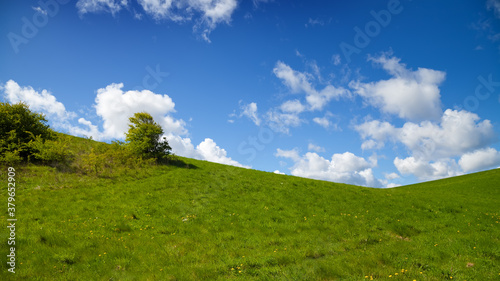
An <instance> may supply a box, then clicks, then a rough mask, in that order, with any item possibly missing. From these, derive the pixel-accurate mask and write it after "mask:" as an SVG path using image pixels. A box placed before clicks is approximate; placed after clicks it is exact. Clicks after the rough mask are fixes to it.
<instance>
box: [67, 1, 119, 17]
mask: <svg viewBox="0 0 500 281" xmlns="http://www.w3.org/2000/svg"><path fill="white" fill-rule="evenodd" d="M127 5H128V2H127V0H78V2H76V8H77V9H78V13H80V15H84V14H86V13H101V12H107V13H111V14H112V15H115V14H116V13H118V12H119V11H120V10H121V9H122V8H125V7H127Z"/></svg>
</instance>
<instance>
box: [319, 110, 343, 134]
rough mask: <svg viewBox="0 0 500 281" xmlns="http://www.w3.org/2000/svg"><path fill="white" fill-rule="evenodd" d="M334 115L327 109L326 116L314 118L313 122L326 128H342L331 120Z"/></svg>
mask: <svg viewBox="0 0 500 281" xmlns="http://www.w3.org/2000/svg"><path fill="white" fill-rule="evenodd" d="M333 117H334V115H333V114H332V113H331V112H329V111H327V112H326V113H325V116H323V117H315V118H313V122H314V123H316V124H318V125H320V126H321V127H323V128H325V129H334V130H340V128H339V126H338V123H334V122H332V121H331V119H332V118H333ZM337 122H338V121H337Z"/></svg>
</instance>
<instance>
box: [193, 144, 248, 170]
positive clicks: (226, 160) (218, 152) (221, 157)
mask: <svg viewBox="0 0 500 281" xmlns="http://www.w3.org/2000/svg"><path fill="white" fill-rule="evenodd" d="M196 152H197V153H199V154H200V155H201V159H203V160H207V161H210V162H215V163H220V164H226V165H231V166H237V167H244V168H250V167H249V166H244V165H241V164H240V163H238V162H237V161H234V160H233V159H231V158H230V157H227V152H226V150H225V149H223V148H220V147H219V146H217V144H216V143H215V142H214V141H213V140H212V139H210V138H206V139H205V140H204V141H202V142H201V143H200V144H199V145H198V146H196Z"/></svg>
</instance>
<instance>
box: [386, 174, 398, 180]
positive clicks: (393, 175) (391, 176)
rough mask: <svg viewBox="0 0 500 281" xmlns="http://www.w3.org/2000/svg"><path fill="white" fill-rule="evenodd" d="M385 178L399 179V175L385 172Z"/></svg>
mask: <svg viewBox="0 0 500 281" xmlns="http://www.w3.org/2000/svg"><path fill="white" fill-rule="evenodd" d="M385 178H386V179H387V180H395V179H399V175H398V174H396V173H390V174H385Z"/></svg>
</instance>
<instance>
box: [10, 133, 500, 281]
mask: <svg viewBox="0 0 500 281" xmlns="http://www.w3.org/2000/svg"><path fill="white" fill-rule="evenodd" d="M72 143H73V144H72V145H73V147H72V148H71V149H75V150H77V149H79V147H87V148H88V147H89V146H94V145H102V144H97V143H95V142H92V141H90V140H84V139H78V138H74V141H73V142H72ZM16 168H17V169H16V216H17V218H18V219H19V221H18V222H17V223H16V225H17V227H16V257H17V259H16V273H15V274H12V273H9V272H7V268H8V266H7V264H6V262H5V261H3V262H1V263H0V264H1V273H0V280H372V279H373V280H450V279H452V280H499V279H500V241H499V240H500V223H499V221H500V214H499V211H500V210H499V206H500V186H499V185H500V184H499V183H500V170H498V169H496V170H491V171H486V172H480V173H475V174H470V175H466V176H461V177H454V178H448V179H444V180H439V181H433V182H426V183H421V184H416V185H411V186H404V187H398V188H393V189H372V188H364V187H358V186H352V185H346V184H337V183H331V182H323V181H315V180H309V179H303V178H297V177H291V176H284V175H276V174H272V173H266V172H260V171H255V170H247V169H241V168H236V167H231V166H224V165H219V164H214V163H209V162H205V161H197V160H193V159H187V158H178V159H177V160H176V161H175V162H173V163H172V164H171V165H160V166H151V167H146V168H141V169H140V170H138V171H137V173H136V171H129V173H127V174H124V175H123V174H122V175H121V176H106V177H104V176H96V175H85V174H80V173H76V172H74V171H71V169H66V170H65V169H57V168H52V167H49V166H39V165H27V166H23V167H16ZM0 178H2V179H5V180H4V183H5V187H6V185H7V184H6V182H7V180H6V179H7V169H6V168H2V171H1V177H0ZM0 194H1V196H0V197H1V199H0V202H5V205H4V208H3V209H2V212H1V213H0V214H1V220H2V223H3V227H2V229H3V230H2V231H1V235H0V241H4V242H2V246H1V252H0V256H2V257H3V258H2V259H5V260H6V255H8V254H9V253H8V246H7V243H6V241H7V237H8V235H9V233H8V231H7V230H6V229H7V228H6V227H5V226H6V219H7V207H6V202H7V192H6V188H3V189H2V191H1V193H0Z"/></svg>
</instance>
